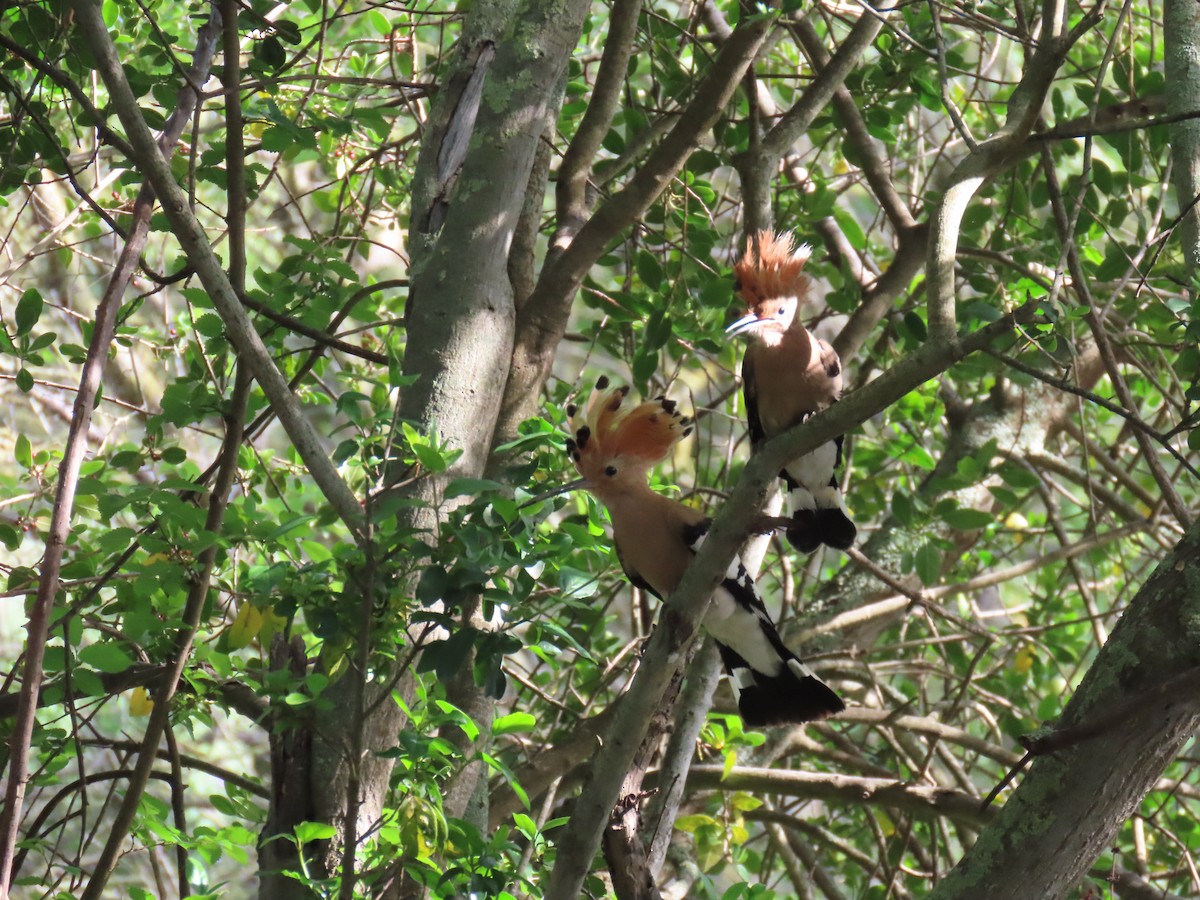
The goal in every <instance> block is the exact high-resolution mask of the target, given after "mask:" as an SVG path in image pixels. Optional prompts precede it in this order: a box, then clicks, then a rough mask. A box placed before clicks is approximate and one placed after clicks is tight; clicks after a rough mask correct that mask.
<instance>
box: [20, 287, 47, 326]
mask: <svg viewBox="0 0 1200 900" xmlns="http://www.w3.org/2000/svg"><path fill="white" fill-rule="evenodd" d="M44 305H45V304H44V303H43V301H42V295H41V294H39V293H38V292H37V291H36V290H34V289H33V288H30V289H29V290H27V291H26V292H25V293H24V294H22V295H21V299H20V300H18V301H17V315H16V321H17V334H18V335H22V334H29V332H31V331H33V326H34V325H36V324H37V321H38V319H40V318H41V316H42V307H43V306H44Z"/></svg>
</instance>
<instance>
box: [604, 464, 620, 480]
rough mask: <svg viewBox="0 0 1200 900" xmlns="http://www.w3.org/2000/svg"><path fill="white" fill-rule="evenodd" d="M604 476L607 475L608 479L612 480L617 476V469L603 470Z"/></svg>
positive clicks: (612, 467) (610, 467) (611, 467)
mask: <svg viewBox="0 0 1200 900" xmlns="http://www.w3.org/2000/svg"><path fill="white" fill-rule="evenodd" d="M604 474H605V475H607V476H608V477H609V478H612V477H613V476H614V475H616V474H617V467H616V466H609V467H608V468H607V469H605V470H604Z"/></svg>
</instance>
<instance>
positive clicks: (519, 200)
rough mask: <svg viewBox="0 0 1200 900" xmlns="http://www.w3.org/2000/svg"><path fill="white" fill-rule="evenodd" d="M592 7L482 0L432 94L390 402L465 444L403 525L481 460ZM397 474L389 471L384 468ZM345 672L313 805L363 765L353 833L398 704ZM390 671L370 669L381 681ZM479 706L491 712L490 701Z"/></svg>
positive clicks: (318, 741)
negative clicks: (567, 84) (538, 180)
mask: <svg viewBox="0 0 1200 900" xmlns="http://www.w3.org/2000/svg"><path fill="white" fill-rule="evenodd" d="M586 10H587V4H586V3H584V2H582V0H572V2H570V3H569V4H567V5H566V6H565V7H563V6H560V5H557V4H552V3H548V2H544V0H527V2H523V3H513V2H505V0H492V2H481V3H478V4H476V6H475V7H474V8H473V9H472V11H471V13H470V17H471V18H470V20H469V21H468V22H467V23H466V24H464V36H463V40H462V42H461V50H460V57H459V65H458V69H457V71H455V72H454V73H452V74H451V75H450V76H449V78H448V79H447V90H445V91H443V92H441V93H440V94H439V103H438V106H437V108H436V109H435V110H434V112H433V121H432V122H431V124H430V127H429V129H428V130H427V133H426V139H425V143H424V145H423V146H422V150H421V154H420V157H419V159H418V163H417V171H416V173H415V175H414V185H415V187H414V195H413V207H414V208H413V216H412V233H411V236H410V242H409V246H410V248H411V251H412V266H411V287H410V294H409V302H408V307H407V310H406V325H407V345H406V350H405V358H404V365H403V372H404V375H405V376H409V377H412V378H413V379H414V381H413V383H412V384H410V385H408V386H406V387H405V388H404V390H403V392H402V393H401V396H400V401H399V409H398V413H399V419H401V420H403V421H406V422H409V423H411V424H412V425H414V426H415V427H416V428H417V429H418V430H420V431H422V432H426V433H428V432H431V431H433V430H434V429H436V431H437V434H438V436H439V439H440V441H441V442H442V443H443V444H445V445H447V446H449V447H451V448H454V449H457V450H461V451H462V455H461V456H460V457H459V458H458V460H457V461H456V462H455V463H454V465H452V466H451V467H450V468H449V470H448V471H446V472H445V473H441V474H440V475H439V476H438V477H436V478H435V477H425V478H421V479H418V480H417V481H416V483H415V484H414V485H413V486H412V487H411V488H410V489H409V490H408V493H409V494H410V495H411V496H415V497H417V498H419V499H420V500H422V501H424V502H423V503H422V504H421V505H420V506H419V507H413V508H406V509H405V510H404V511H403V512H402V513H401V516H402V517H403V518H404V521H403V522H402V524H401V528H402V529H412V528H415V529H420V530H423V531H425V532H426V533H428V534H429V535H430V536H431V537H432V536H434V535H436V531H437V528H438V527H439V514H441V515H444V514H445V512H446V511H447V510H448V506H447V505H446V504H444V503H442V502H441V499H442V498H441V492H442V488H443V486H444V485H445V484H446V482H447V481H448V480H449V479H451V478H455V477H478V476H480V475H482V474H483V471H484V466H485V465H486V462H487V460H488V456H489V453H490V450H491V437H492V431H493V428H494V426H495V423H496V418H497V415H498V413H499V410H500V401H501V397H502V396H503V391H504V385H505V383H506V381H507V378H508V370H509V366H510V364H511V360H512V344H513V329H514V323H515V320H516V310H515V306H514V300H513V290H512V285H511V284H510V282H509V278H508V271H507V267H508V254H509V248H510V246H511V244H512V240H513V233H514V230H515V229H516V227H517V222H518V219H519V217H520V214H521V210H522V208H523V205H524V202H525V191H526V186H527V185H528V183H529V175H530V170H531V168H532V166H533V161H534V156H535V151H536V149H537V145H538V142H539V141H540V140H541V136H542V133H543V129H544V126H545V122H546V118H547V115H549V112H550V110H552V109H553V108H555V106H556V102H557V98H558V95H559V93H560V91H561V87H560V85H561V83H562V78H563V73H564V71H565V68H566V64H567V60H568V59H569V57H570V53H571V50H572V48H574V46H575V44H576V42H577V41H578V38H579V34H580V31H581V29H582V23H583V17H584V14H585V12H586ZM518 36H519V39H518ZM400 474H401V473H399V472H398V471H393V472H391V473H389V479H390V480H391V481H393V482H394V481H396V480H398V478H399V476H400ZM349 677H354V676H346V677H343V678H342V679H341V680H340V681H338V682H337V683H335V684H333V685H331V686H330V688H329V689H328V690H327V691H326V694H325V696H326V697H332V698H334V700H335V702H334V704H333V708H332V709H331V710H330V711H329V713H328V714H327V715H324V716H323V717H322V720H321V728H320V729H318V730H317V731H315V733H314V735H313V751H312V754H313V756H312V759H313V770H312V782H311V786H312V794H313V802H314V813H315V815H316V817H317V819H318V820H319V821H325V822H332V823H333V824H335V825H339V826H344V824H345V821H346V815H347V807H346V786H347V784H348V783H349V779H350V778H351V777H352V776H354V777H357V778H358V779H359V781H360V783H361V785H362V794H361V796H360V801H361V803H360V806H359V809H358V815H357V827H356V829H355V831H356V833H358V834H367V833H369V831H370V829H371V827H372V825H373V824H374V823H375V822H376V821H377V820H378V818H379V816H380V814H381V812H382V808H383V799H384V796H385V793H386V790H387V785H388V779H389V776H390V774H391V769H392V764H391V762H390V760H385V759H382V758H380V757H379V756H378V755H377V752H376V751H379V750H383V749H387V748H388V747H390V746H393V745H394V743H395V734H396V732H397V730H398V729H399V727H400V724H401V721H402V719H401V713H400V711H399V709H398V707H397V706H396V704H395V703H393V702H391V701H390V699H389V698H388V697H387V696H386V695H385V694H380V695H379V696H372V694H373V693H374V691H371V692H368V694H367V696H366V697H365V699H364V702H365V709H367V710H370V711H371V714H370V716H368V717H367V719H366V720H365V721H362V720H361V713H360V710H359V709H358V707H357V704H354V703H350V702H338V698H341V699H343V700H344V699H347V698H350V697H353V695H354V693H353V691H352V690H351V686H350V685H349V684H348V678H349ZM468 677H469V676H468ZM389 681H390V679H389V678H388V677H387V676H386V675H384V676H383V677H381V678H380V677H378V673H377V678H376V682H375V683H376V684H379V683H383V684H387V683H388V682H389ZM376 690H378V689H376ZM480 699H482V698H480ZM376 701H378V702H376ZM461 702H462V701H461V700H460V703H461ZM478 709H480V710H482V711H483V713H485V714H486V715H487V717H488V718H490V705H489V704H487V703H482V704H481V705H480V706H479V707H478ZM478 724H479V726H480V732H481V735H489V734H490V732H491V722H490V721H486V722H479V723H478ZM359 727H361V728H363V729H364V736H365V741H364V747H365V750H366V752H365V754H364V756H363V758H362V759H360V760H355V759H350V758H348V756H347V754H346V752H345V747H346V744H347V741H346V735H347V734H349V733H350V730H351V729H354V728H359ZM473 749H474V748H473V747H469V746H468V747H464V748H463V751H464V754H465V755H466V756H467V757H468V758H469V757H470V755H471V753H472V751H473ZM358 768H361V769H362V771H359V772H357V775H355V770H356V769H358ZM472 784H473V782H472ZM472 793H473V791H472V790H470V785H464V786H463V787H462V788H461V789H459V790H456V792H455V794H454V796H455V797H456V798H458V801H459V805H460V806H465V799H467V798H469V797H470V796H471V795H472ZM462 811H463V810H462V809H461V808H459V809H455V810H448V812H449V813H450V814H455V813H457V814H460V815H461V814H462ZM339 852H340V848H339V847H338V846H337V841H336V839H335V841H333V842H331V844H330V846H329V848H328V849H327V851H326V852H325V854H324V858H323V863H322V868H323V869H324V871H325V872H326V873H332V872H333V871H334V870H335V868H336V865H337V860H338V858H339Z"/></svg>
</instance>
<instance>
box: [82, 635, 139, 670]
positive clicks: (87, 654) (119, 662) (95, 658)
mask: <svg viewBox="0 0 1200 900" xmlns="http://www.w3.org/2000/svg"><path fill="white" fill-rule="evenodd" d="M79 661H80V662H83V663H86V664H87V665H89V666H91V667H92V668H93V669H96V670H97V671H100V672H107V673H109V674H115V673H117V672H124V671H125V670H126V669H128V668H129V667H130V666H132V665H133V657H131V656H130V655H129V654H128V653H126V652H125V650H123V649H122V648H121V647H119V646H118V645H117V644H114V643H111V642H106V643H103V644H89V645H88V646H87V647H84V648H83V649H82V650H80V651H79Z"/></svg>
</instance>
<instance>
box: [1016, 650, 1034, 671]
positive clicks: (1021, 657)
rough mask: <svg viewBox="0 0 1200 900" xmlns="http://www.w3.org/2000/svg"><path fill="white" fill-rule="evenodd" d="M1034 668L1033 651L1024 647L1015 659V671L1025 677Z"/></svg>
mask: <svg viewBox="0 0 1200 900" xmlns="http://www.w3.org/2000/svg"><path fill="white" fill-rule="evenodd" d="M1032 668H1033V650H1032V648H1030V647H1022V648H1021V649H1020V650H1018V651H1017V655H1016V656H1014V657H1013V670H1014V671H1015V672H1017V673H1018V674H1019V675H1024V674H1025V673H1026V672H1028V671H1029V670H1030V669H1032Z"/></svg>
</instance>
